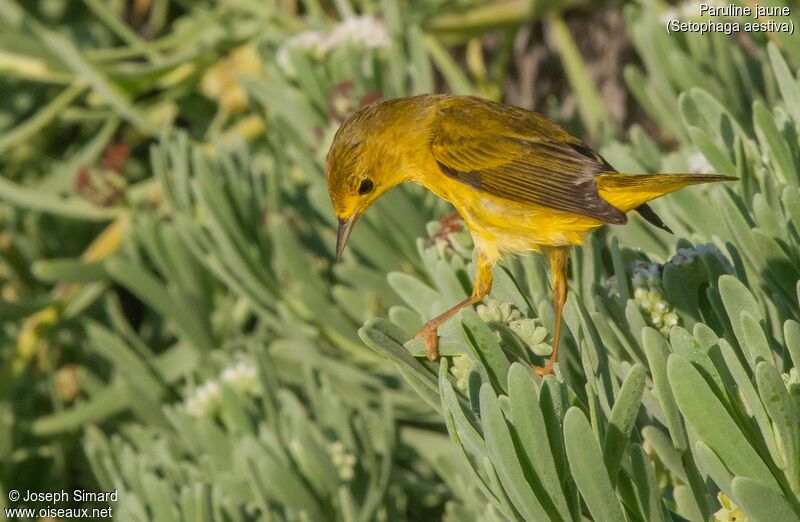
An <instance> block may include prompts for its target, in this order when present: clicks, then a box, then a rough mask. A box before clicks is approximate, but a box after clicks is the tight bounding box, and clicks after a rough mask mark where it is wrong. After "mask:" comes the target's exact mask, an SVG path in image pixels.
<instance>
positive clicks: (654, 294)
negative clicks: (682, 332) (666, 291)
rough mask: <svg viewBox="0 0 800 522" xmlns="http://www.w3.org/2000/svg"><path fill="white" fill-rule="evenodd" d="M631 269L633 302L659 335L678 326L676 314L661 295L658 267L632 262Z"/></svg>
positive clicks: (653, 264) (646, 263)
mask: <svg viewBox="0 0 800 522" xmlns="http://www.w3.org/2000/svg"><path fill="white" fill-rule="evenodd" d="M631 268H632V271H633V276H632V277H631V283H632V284H633V298H634V300H635V301H637V302H638V304H639V308H640V309H641V310H642V311H643V312H646V313H647V315H648V317H649V318H650V322H652V323H653V325H654V326H655V327H656V328H658V329H659V330H660V331H661V333H667V332H669V329H670V328H672V327H673V326H675V325H677V324H678V314H676V313H675V312H674V311H673V310H672V309H671V308H670V306H669V303H667V301H665V300H664V296H663V294H662V293H661V272H660V270H659V266H658V265H657V264H655V263H648V262H646V261H634V262H633V263H632V266H631Z"/></svg>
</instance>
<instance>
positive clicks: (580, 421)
mask: <svg viewBox="0 0 800 522" xmlns="http://www.w3.org/2000/svg"><path fill="white" fill-rule="evenodd" d="M564 442H565V445H566V449H567V459H568V460H569V464H570V467H571V471H572V476H573V480H575V483H576V484H577V485H578V490H579V491H580V493H581V496H582V497H583V500H584V501H585V502H586V505H587V506H588V508H589V512H590V513H591V514H592V516H593V517H594V519H595V520H625V518H624V517H623V515H622V508H621V507H620V504H619V501H618V500H617V496H616V495H615V494H614V488H613V486H612V485H611V481H610V480H609V478H608V470H607V469H606V466H605V464H604V462H603V455H602V452H601V450H600V446H599V445H598V443H597V439H595V437H594V433H592V427H591V425H590V424H589V421H588V420H587V419H586V416H585V415H584V414H583V412H582V411H581V410H579V409H578V408H576V407H572V408H570V409H569V410H567V414H566V415H565V416H564Z"/></svg>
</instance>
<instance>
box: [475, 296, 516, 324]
mask: <svg viewBox="0 0 800 522" xmlns="http://www.w3.org/2000/svg"><path fill="white" fill-rule="evenodd" d="M484 303H486V304H479V305H478V308H477V309H476V310H475V311H476V312H478V317H480V318H481V319H483V321H484V322H485V323H492V322H494V323H510V322H511V321H516V320H517V319H520V318H522V314H521V313H520V312H519V310H517V309H516V308H512V306H511V303H501V302H500V301H498V300H497V299H494V298H492V297H488V298H486V299H484Z"/></svg>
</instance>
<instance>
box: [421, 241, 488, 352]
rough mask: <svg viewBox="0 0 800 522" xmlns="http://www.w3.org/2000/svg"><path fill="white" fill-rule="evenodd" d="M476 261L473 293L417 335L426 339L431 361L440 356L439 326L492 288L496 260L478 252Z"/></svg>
mask: <svg viewBox="0 0 800 522" xmlns="http://www.w3.org/2000/svg"><path fill="white" fill-rule="evenodd" d="M475 263H476V265H477V271H476V272H477V273H476V275H475V282H474V283H473V284H472V294H471V295H470V296H469V297H467V298H466V299H464V300H463V301H461V302H460V303H458V304H457V305H455V306H454V307H452V308H450V309H449V310H447V311H446V312H444V313H443V314H441V315H438V316H436V317H434V318H433V319H431V320H430V321H428V322H427V323H425V325H424V326H423V327H422V329H421V330H420V331H419V333H418V334H417V335H416V337H422V338H423V339H425V350H426V351H427V352H428V360H429V361H435V360H436V359H438V358H439V334H438V330H439V327H440V326H441V325H442V324H443V323H444V322H445V321H447V320H448V319H450V318H451V317H453V316H454V315H456V314H457V313H458V312H459V310H461V309H462V308H466V307H468V306H471V305H473V304H475V303H477V302H478V301H480V300H481V299H483V298H484V297H486V296H487V295H488V294H489V291H490V290H491V289H492V267H493V266H494V261H490V260H488V259H487V258H486V257H485V256H483V255H482V254H481V253H480V252H477V253H476V256H475Z"/></svg>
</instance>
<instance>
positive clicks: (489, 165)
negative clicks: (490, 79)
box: [430, 99, 627, 224]
mask: <svg viewBox="0 0 800 522" xmlns="http://www.w3.org/2000/svg"><path fill="white" fill-rule="evenodd" d="M464 105H466V106H464ZM430 145H431V152H432V153H433V156H434V158H435V159H436V161H437V163H438V164H439V167H440V169H441V171H442V173H443V174H444V175H446V176H448V177H450V178H453V179H455V180H458V181H460V182H462V183H465V184H467V185H469V186H471V187H473V188H475V189H477V190H480V191H482V192H485V193H487V194H491V195H493V196H497V197H500V198H504V199H508V200H511V201H517V202H520V203H533V204H536V205H540V206H543V207H546V208H551V209H553V210H559V211H562V212H570V213H574V214H580V215H584V216H589V217H592V218H596V219H599V220H601V221H605V222H608V223H614V224H623V223H626V222H627V218H626V216H625V214H624V213H623V212H621V211H620V210H618V209H616V208H614V207H613V206H612V205H611V204H609V203H608V202H607V201H605V200H604V199H602V198H601V197H600V196H599V195H598V193H597V188H596V186H595V179H594V178H595V177H596V176H597V175H599V174H601V173H603V172H613V171H614V169H613V167H611V165H609V164H608V163H607V162H606V161H605V160H604V159H603V158H602V157H600V155H598V154H597V153H595V152H594V151H592V150H591V149H590V148H589V147H587V146H586V145H584V144H583V143H581V142H580V141H578V140H577V139H575V138H574V137H572V136H570V135H569V134H567V133H566V132H565V131H564V130H563V129H561V127H559V126H558V125H556V124H555V123H553V122H551V121H550V120H547V119H546V118H544V117H542V116H539V115H538V114H535V113H532V112H528V111H525V110H523V109H518V108H514V107H508V106H504V105H499V104H493V103H491V102H487V101H484V100H476V99H471V100H470V101H469V102H468V103H466V104H459V105H452V106H445V107H443V108H441V109H440V110H439V114H438V116H437V118H435V120H434V122H433V125H432V128H431V142H430Z"/></svg>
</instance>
